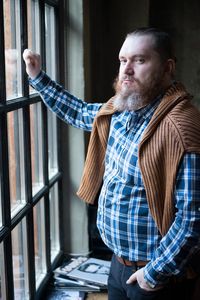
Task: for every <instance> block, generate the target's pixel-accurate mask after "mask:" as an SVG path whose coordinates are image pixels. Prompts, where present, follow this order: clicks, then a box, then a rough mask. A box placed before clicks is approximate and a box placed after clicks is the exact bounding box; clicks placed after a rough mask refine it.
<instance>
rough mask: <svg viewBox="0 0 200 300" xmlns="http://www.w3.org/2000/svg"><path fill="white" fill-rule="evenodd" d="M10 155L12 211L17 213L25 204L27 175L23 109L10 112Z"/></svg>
mask: <svg viewBox="0 0 200 300" xmlns="http://www.w3.org/2000/svg"><path fill="white" fill-rule="evenodd" d="M7 117H8V119H7V120H8V155H9V156H8V157H9V178H10V201H11V213H12V215H14V214H16V213H17V212H18V211H19V209H21V208H22V207H23V205H24V204H25V175H24V148H23V145H24V143H23V115H22V110H21V109H19V110H16V111H12V112H10V113H8V115H7Z"/></svg>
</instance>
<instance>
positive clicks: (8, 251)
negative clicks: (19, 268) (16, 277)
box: [3, 233, 14, 299]
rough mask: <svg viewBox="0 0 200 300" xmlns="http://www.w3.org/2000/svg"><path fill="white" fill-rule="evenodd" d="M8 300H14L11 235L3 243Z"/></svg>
mask: <svg viewBox="0 0 200 300" xmlns="http://www.w3.org/2000/svg"><path fill="white" fill-rule="evenodd" d="M3 252H4V266H5V289H6V299H14V282H13V262H12V241H11V233H10V234H9V235H8V237H7V238H6V239H5V240H4V242H3Z"/></svg>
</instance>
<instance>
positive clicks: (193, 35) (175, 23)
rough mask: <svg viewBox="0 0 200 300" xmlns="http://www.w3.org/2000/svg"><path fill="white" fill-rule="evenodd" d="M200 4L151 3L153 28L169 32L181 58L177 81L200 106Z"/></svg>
mask: <svg viewBox="0 0 200 300" xmlns="http://www.w3.org/2000/svg"><path fill="white" fill-rule="evenodd" d="M199 14H200V1H199V0H193V1H187V0H182V1H181V2H180V1H178V0H173V1H172V0H168V1H159V0H151V5H150V21H149V22H150V25H151V26H159V27H162V28H164V29H166V30H168V31H169V32H170V33H171V35H172V38H173V42H174V45H175V52H176V55H177V58H178V62H177V79H179V80H181V81H182V82H183V83H184V84H185V85H186V87H187V88H188V90H189V91H190V92H191V93H192V94H193V95H194V96H195V97H194V100H195V102H196V103H200V40H199V35H200V22H199Z"/></svg>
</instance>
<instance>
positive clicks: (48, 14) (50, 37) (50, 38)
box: [45, 4, 56, 80]
mask: <svg viewBox="0 0 200 300" xmlns="http://www.w3.org/2000/svg"><path fill="white" fill-rule="evenodd" d="M45 36H46V40H45V41H46V72H47V73H48V74H49V76H50V77H51V78H52V79H54V80H55V79H56V63H55V62H56V41H55V38H56V34H55V9H54V8H53V7H52V6H49V5H48V4H46V5H45Z"/></svg>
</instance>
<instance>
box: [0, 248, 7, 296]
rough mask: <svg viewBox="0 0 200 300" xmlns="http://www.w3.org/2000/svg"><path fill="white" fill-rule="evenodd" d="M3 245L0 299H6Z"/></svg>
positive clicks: (0, 265) (0, 264)
mask: <svg viewBox="0 0 200 300" xmlns="http://www.w3.org/2000/svg"><path fill="white" fill-rule="evenodd" d="M4 270H5V268H4V253H3V243H1V244H0V299H1V300H3V299H6V290H5V276H4Z"/></svg>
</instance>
